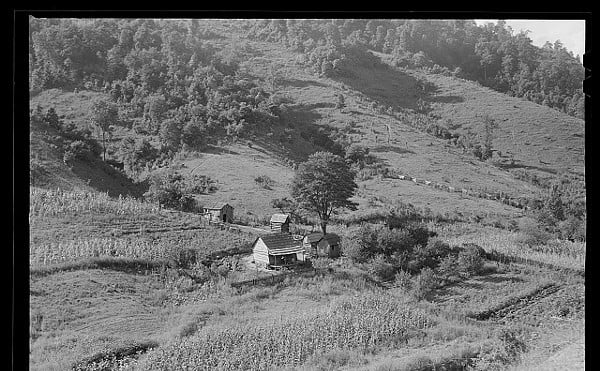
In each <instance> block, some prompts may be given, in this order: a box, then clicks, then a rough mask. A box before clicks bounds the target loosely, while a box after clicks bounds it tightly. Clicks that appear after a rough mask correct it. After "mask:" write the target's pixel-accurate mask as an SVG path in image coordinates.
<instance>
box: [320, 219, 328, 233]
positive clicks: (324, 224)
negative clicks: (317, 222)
mask: <svg viewBox="0 0 600 371" xmlns="http://www.w3.org/2000/svg"><path fill="white" fill-rule="evenodd" d="M321 231H322V232H323V234H327V222H326V221H321Z"/></svg>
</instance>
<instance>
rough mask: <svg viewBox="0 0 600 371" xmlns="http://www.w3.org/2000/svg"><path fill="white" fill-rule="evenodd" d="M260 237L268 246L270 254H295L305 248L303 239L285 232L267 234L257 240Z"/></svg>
mask: <svg viewBox="0 0 600 371" xmlns="http://www.w3.org/2000/svg"><path fill="white" fill-rule="evenodd" d="M259 239H261V240H262V241H263V242H264V244H265V246H267V249H268V250H269V254H270V255H285V254H295V253H299V252H302V251H303V250H304V248H303V247H302V241H301V240H297V239H295V238H294V237H293V236H291V235H289V234H285V233H276V234H270V235H265V236H261V237H258V238H257V239H256V240H257V241H258V240H259ZM255 243H256V242H255Z"/></svg>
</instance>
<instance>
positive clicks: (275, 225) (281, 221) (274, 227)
mask: <svg viewBox="0 0 600 371" xmlns="http://www.w3.org/2000/svg"><path fill="white" fill-rule="evenodd" d="M271 232H280V233H289V232H290V216H289V215H288V214H273V216H271Z"/></svg>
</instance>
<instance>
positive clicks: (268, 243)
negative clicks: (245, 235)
mask: <svg viewBox="0 0 600 371" xmlns="http://www.w3.org/2000/svg"><path fill="white" fill-rule="evenodd" d="M252 255H253V258H254V263H255V264H256V265H259V266H264V267H269V268H280V267H289V266H293V265H296V264H298V262H299V261H304V247H303V246H302V240H301V239H299V238H295V237H294V236H292V235H290V234H285V233H275V234H268V235H264V236H260V237H258V238H257V239H256V240H255V241H254V244H253V245H252Z"/></svg>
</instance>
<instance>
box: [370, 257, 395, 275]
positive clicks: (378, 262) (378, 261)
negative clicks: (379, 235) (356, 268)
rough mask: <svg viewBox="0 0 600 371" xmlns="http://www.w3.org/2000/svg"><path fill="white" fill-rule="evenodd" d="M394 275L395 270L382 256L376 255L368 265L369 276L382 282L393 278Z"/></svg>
mask: <svg viewBox="0 0 600 371" xmlns="http://www.w3.org/2000/svg"><path fill="white" fill-rule="evenodd" d="M394 273H396V269H395V268H394V266H393V265H392V264H390V263H389V262H388V261H387V259H386V257H385V256H384V255H381V254H380V255H377V256H376V257H375V258H373V260H371V262H370V264H369V274H371V275H372V276H374V277H375V278H377V279H380V280H382V281H387V280H389V279H391V278H393V277H394Z"/></svg>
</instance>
